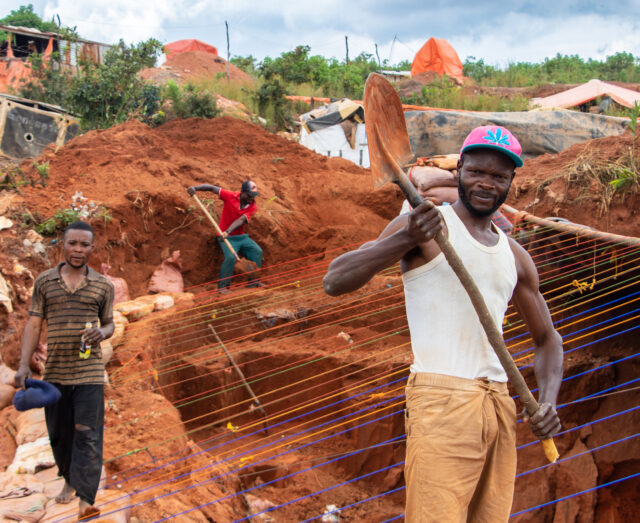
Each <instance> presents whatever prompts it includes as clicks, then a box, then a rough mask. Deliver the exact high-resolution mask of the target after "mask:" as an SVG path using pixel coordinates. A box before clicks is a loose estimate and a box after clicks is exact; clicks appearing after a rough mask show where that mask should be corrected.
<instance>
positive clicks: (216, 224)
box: [193, 194, 419, 261]
mask: <svg viewBox="0 0 640 523" xmlns="http://www.w3.org/2000/svg"><path fill="white" fill-rule="evenodd" d="M418 198H419V196H418ZM193 199H194V200H195V201H196V203H197V204H198V205H199V206H200V208H201V209H202V212H203V213H204V214H205V215H206V217H207V218H209V221H210V222H211V224H212V225H213V226H214V227H215V229H216V231H218V234H219V235H220V237H221V238H222V240H223V241H224V243H225V244H226V246H227V247H228V248H229V250H230V251H231V254H233V257H234V258H235V259H236V261H240V257H239V256H238V253H237V252H236V251H235V249H234V248H233V247H231V243H230V242H229V240H227V239H226V238H225V237H224V236H222V231H221V230H220V226H219V225H218V222H216V221H215V220H214V219H213V216H211V213H210V212H209V211H208V210H207V208H206V207H205V206H204V204H203V203H202V202H201V201H200V198H198V196H197V195H195V194H194V195H193Z"/></svg>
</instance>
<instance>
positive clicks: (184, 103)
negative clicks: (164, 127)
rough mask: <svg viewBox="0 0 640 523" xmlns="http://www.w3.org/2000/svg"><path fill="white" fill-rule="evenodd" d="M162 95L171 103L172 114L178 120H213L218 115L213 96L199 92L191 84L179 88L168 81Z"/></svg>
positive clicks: (218, 111)
mask: <svg viewBox="0 0 640 523" xmlns="http://www.w3.org/2000/svg"><path fill="white" fill-rule="evenodd" d="M164 95H165V97H166V98H167V99H168V100H169V101H171V105H172V108H173V112H174V113H175V115H176V116H177V117H178V118H215V117H216V116H219V115H220V109H218V105H217V102H216V96H215V94H213V93H210V92H208V91H204V90H200V89H199V88H197V87H196V86H194V85H192V84H187V85H186V86H184V87H180V86H179V85H178V84H177V83H175V82H174V81H173V80H169V82H167V85H166V87H165V92H164Z"/></svg>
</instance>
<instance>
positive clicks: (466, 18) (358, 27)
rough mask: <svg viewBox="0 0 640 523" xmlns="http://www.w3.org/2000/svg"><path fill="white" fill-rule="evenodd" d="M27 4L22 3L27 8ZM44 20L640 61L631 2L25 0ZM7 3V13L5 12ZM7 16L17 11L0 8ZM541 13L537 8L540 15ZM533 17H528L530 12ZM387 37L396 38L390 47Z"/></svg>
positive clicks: (331, 46) (273, 50) (320, 44)
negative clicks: (618, 55) (432, 42)
mask: <svg viewBox="0 0 640 523" xmlns="http://www.w3.org/2000/svg"><path fill="white" fill-rule="evenodd" d="M25 1H26V0H25ZM29 1H32V2H33V4H34V7H35V10H36V12H38V13H39V14H41V15H42V16H43V17H44V18H45V19H50V18H51V16H53V15H54V14H59V15H60V18H61V20H62V22H63V23H64V24H65V25H71V26H74V25H76V26H77V27H78V31H79V33H80V34H81V35H82V36H84V37H85V38H88V39H91V40H98V41H103V42H107V43H113V42H117V41H118V40H119V39H120V38H122V39H124V40H125V42H128V43H134V42H138V41H141V40H145V39H147V38H150V37H155V38H157V39H159V40H160V41H163V42H170V41H173V40H179V39H183V38H198V39H200V40H203V41H205V42H208V43H210V44H212V45H215V46H216V47H218V49H220V50H221V54H224V52H225V50H226V36H225V27H224V22H225V20H228V22H229V29H230V37H231V53H232V54H233V55H248V54H252V55H253V56H255V57H257V58H258V59H262V58H264V57H265V56H271V57H275V56H279V55H280V53H282V52H285V51H289V50H291V49H293V48H294V47H295V46H296V45H310V46H311V48H312V49H311V52H312V53H313V54H322V55H324V56H327V57H332V56H333V57H337V58H339V59H343V58H344V56H345V42H344V36H345V35H348V36H349V55H350V57H355V56H356V55H358V54H359V53H360V52H362V51H365V52H368V53H371V54H374V53H375V44H376V43H377V44H378V48H379V52H380V57H381V58H382V59H383V60H384V59H385V58H389V56H391V61H392V62H394V63H395V62H399V61H401V60H405V59H406V60H412V59H413V56H414V54H415V52H416V51H417V50H418V49H419V48H420V47H421V46H422V45H423V44H424V42H425V41H426V39H427V38H429V37H430V36H435V37H438V38H446V39H447V40H449V41H450V42H451V44H452V45H453V46H454V48H456V50H457V51H458V54H459V55H460V58H461V59H462V60H464V59H465V58H466V57H467V56H470V55H471V56H475V57H476V58H478V59H480V58H482V59H484V61H485V62H486V63H488V64H493V65H503V66H504V65H507V64H508V63H509V62H511V61H541V60H543V59H544V58H545V57H552V56H555V55H556V54H557V53H561V54H578V55H580V56H581V57H583V58H588V57H592V58H599V59H600V58H604V57H605V56H607V55H610V54H613V53H615V52H619V51H628V52H631V53H633V54H634V55H636V56H640V24H639V23H638V22H635V20H636V17H635V16H634V14H635V13H634V11H635V12H637V11H638V9H637V7H638V5H637V4H638V0H632V1H628V2H624V1H623V0H622V1H621V3H619V4H616V5H617V7H616V9H605V8H603V7H602V5H600V4H592V5H591V4H589V3H588V2H580V3H579V10H578V7H575V6H577V5H578V4H577V3H572V2H562V1H559V2H558V1H557V0H556V1H554V2H551V1H548V0H541V2H542V3H543V4H544V5H543V6H542V7H540V6H539V5H538V6H536V7H532V5H533V4H531V3H530V2H524V1H518V0H514V2H513V3H512V4H511V5H510V6H509V11H506V12H505V11H504V10H502V8H501V7H500V6H499V5H497V4H496V5H493V4H492V3H484V4H481V3H478V2H477V1H475V0H474V1H471V0H463V1H460V2H450V1H444V0H443V1H439V0H435V1H432V2H429V4H428V5H427V3H425V2H418V1H415V0H414V1H411V0H397V1H396V2H387V1H383V0H353V1H351V2H341V1H339V0H314V1H311V0H295V1H291V0H286V1H285V0H274V1H271V2H269V1H267V2H265V1H257V0H222V1H220V0H218V1H215V0H196V1H189V0H172V1H169V0H137V1H134V0H85V1H84V2H78V1H77V0H29ZM4 4H6V6H5V5H4ZM0 8H2V9H3V11H4V12H5V13H8V12H9V11H10V10H11V9H15V3H14V4H9V0H0ZM543 8H544V9H543ZM532 13H533V14H532ZM394 35H397V38H398V39H397V40H396V41H395V43H393V39H394Z"/></svg>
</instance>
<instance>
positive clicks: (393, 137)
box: [364, 73, 413, 187]
mask: <svg viewBox="0 0 640 523" xmlns="http://www.w3.org/2000/svg"><path fill="white" fill-rule="evenodd" d="M364 114H365V127H366V129H367V143H368V145H369V163H370V164H371V175H372V178H373V185H374V187H380V186H381V185H384V184H385V183H386V182H388V181H397V174H396V171H395V169H393V168H392V167H391V165H390V163H389V159H391V160H392V161H394V162H395V163H396V164H397V165H399V166H402V165H406V164H408V163H410V162H411V160H412V159H413V152H412V151H411V144H410V143H409V134H408V133H407V124H406V122H405V119H404V112H403V111H402V102H401V101H400V97H399V96H398V93H397V91H396V90H395V88H394V87H393V85H391V83H390V82H389V81H388V80H387V79H386V78H385V77H384V76H382V75H380V74H377V73H371V74H370V75H369V77H368V78H367V82H366V84H365V86H364ZM382 148H384V149H386V150H385V151H383V150H382Z"/></svg>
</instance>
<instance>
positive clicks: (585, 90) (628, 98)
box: [531, 80, 640, 109]
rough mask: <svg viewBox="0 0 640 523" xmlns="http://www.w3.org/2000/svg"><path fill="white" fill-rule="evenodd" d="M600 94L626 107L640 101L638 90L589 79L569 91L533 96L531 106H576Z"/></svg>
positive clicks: (544, 107) (562, 107) (561, 107)
mask: <svg viewBox="0 0 640 523" xmlns="http://www.w3.org/2000/svg"><path fill="white" fill-rule="evenodd" d="M598 96H609V97H610V98H611V99H612V100H613V101H614V102H617V103H619V104H620V105H623V106H624V107H633V104H634V103H635V102H638V103H640V93H639V92H637V91H632V90H631V89H625V88H624V87H619V86H617V85H613V84H608V83H606V82H602V81H601V80H589V81H588V82H587V83H586V84H582V85H579V86H578V87H574V88H573V89H569V90H568V91H563V92H561V93H558V94H554V95H552V96H547V97H545V98H533V99H532V100H531V107H536V106H537V107H541V108H543V109H550V108H554V107H555V108H560V109H566V108H567V107H575V106H576V105H580V104H583V103H585V102H590V101H591V100H594V99H595V98H597V97H598Z"/></svg>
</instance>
